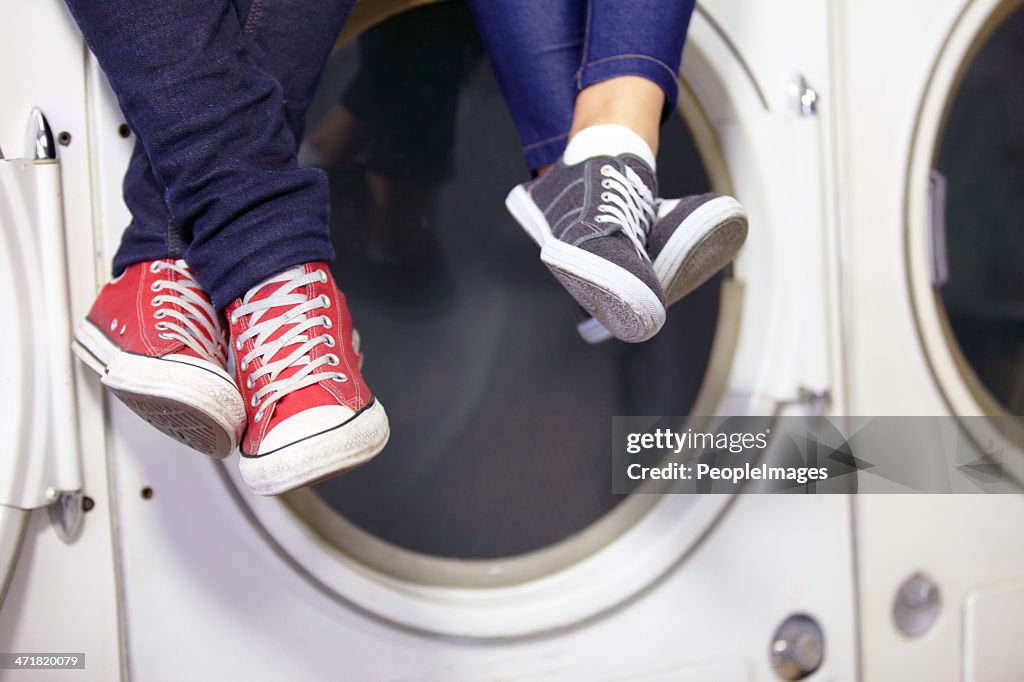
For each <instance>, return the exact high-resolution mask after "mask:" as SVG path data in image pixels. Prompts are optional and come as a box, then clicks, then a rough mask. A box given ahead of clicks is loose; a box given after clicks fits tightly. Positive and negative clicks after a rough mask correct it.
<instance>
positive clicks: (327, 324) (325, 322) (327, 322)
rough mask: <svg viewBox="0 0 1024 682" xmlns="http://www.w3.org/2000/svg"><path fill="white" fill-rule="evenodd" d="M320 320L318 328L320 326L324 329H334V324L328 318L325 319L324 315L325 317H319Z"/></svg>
mask: <svg viewBox="0 0 1024 682" xmlns="http://www.w3.org/2000/svg"><path fill="white" fill-rule="evenodd" d="M320 319H321V320H322V321H321V322H320V326H322V327H323V328H324V329H333V328H334V323H333V322H331V318H329V317H327V316H326V315H325V316H323V317H321V318H320Z"/></svg>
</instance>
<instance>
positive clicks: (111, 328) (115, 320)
mask: <svg viewBox="0 0 1024 682" xmlns="http://www.w3.org/2000/svg"><path fill="white" fill-rule="evenodd" d="M115 329H117V318H116V317H115V318H114V321H113V322H111V323H110V331H114V330H115Z"/></svg>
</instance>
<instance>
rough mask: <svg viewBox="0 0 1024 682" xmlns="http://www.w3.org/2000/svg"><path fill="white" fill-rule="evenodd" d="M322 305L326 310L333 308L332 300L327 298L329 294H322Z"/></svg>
mask: <svg viewBox="0 0 1024 682" xmlns="http://www.w3.org/2000/svg"><path fill="white" fill-rule="evenodd" d="M320 305H321V306H323V307H324V308H330V307H331V299H329V298H327V294H320Z"/></svg>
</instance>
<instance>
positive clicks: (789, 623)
mask: <svg viewBox="0 0 1024 682" xmlns="http://www.w3.org/2000/svg"><path fill="white" fill-rule="evenodd" d="M824 659H825V637H824V635H822V632H821V627H819V626H818V623H817V622H816V621H815V620H814V619H813V618H811V617H810V616H806V615H804V614H797V615H794V616H790V617H789V618H787V619H786V620H785V621H783V623H782V625H780V626H779V629H778V630H776V631H775V637H774V638H773V639H772V646H771V660H772V669H774V670H775V674H776V675H778V676H779V678H780V679H783V680H802V679H804V678H805V677H807V676H808V675H810V674H811V673H813V672H814V671H815V670H817V669H818V668H819V667H821V662H822V661H823V660H824Z"/></svg>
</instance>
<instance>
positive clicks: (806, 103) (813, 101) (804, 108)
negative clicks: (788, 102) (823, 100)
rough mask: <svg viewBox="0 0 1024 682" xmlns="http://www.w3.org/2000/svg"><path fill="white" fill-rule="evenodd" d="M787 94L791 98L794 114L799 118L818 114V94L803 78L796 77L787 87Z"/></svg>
mask: <svg viewBox="0 0 1024 682" xmlns="http://www.w3.org/2000/svg"><path fill="white" fill-rule="evenodd" d="M789 94H790V96H791V97H792V98H793V102H794V104H795V106H796V112H797V113H798V114H800V115H801V116H814V115H815V114H817V113H818V93H817V91H816V90H815V89H814V88H812V87H811V86H810V84H809V83H808V82H807V79H806V78H804V77H803V76H800V75H797V76H796V77H795V78H794V79H793V81H792V83H790V85H789Z"/></svg>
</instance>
